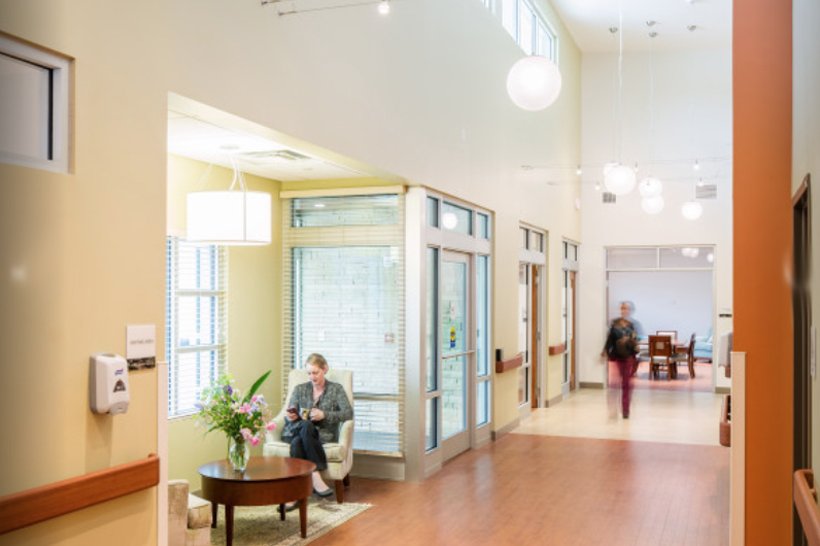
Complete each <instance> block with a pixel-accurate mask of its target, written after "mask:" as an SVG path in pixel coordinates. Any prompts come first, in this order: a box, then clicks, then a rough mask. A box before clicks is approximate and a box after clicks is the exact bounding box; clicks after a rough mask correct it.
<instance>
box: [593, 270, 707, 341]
mask: <svg viewBox="0 0 820 546" xmlns="http://www.w3.org/2000/svg"><path fill="white" fill-rule="evenodd" d="M608 288H609V290H608V298H607V300H608V305H607V316H608V317H609V318H614V317H617V316H619V315H620V309H619V304H620V302H622V301H624V300H629V301H631V302H632V303H634V304H635V313H634V315H633V317H634V318H635V320H637V321H638V322H640V324H641V326H642V327H643V335H647V336H648V335H649V334H654V333H655V332H657V331H658V330H675V331H677V332H678V340H679V341H680V342H685V341H689V336H690V335H691V334H692V333H693V332H695V333H696V334H697V335H698V336H706V335H708V333H709V329H710V328H711V327H712V318H713V316H714V312H713V309H712V272H711V271H612V272H610V273H609V286H608Z"/></svg>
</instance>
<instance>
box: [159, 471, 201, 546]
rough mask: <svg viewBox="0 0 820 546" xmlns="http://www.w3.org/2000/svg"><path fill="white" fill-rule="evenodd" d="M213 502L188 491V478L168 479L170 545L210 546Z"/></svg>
mask: <svg viewBox="0 0 820 546" xmlns="http://www.w3.org/2000/svg"><path fill="white" fill-rule="evenodd" d="M210 544H211V503H210V502H208V501H206V500H205V499H201V498H199V497H197V496H196V495H191V494H190V493H188V481H187V480H169V481H168V546H210Z"/></svg>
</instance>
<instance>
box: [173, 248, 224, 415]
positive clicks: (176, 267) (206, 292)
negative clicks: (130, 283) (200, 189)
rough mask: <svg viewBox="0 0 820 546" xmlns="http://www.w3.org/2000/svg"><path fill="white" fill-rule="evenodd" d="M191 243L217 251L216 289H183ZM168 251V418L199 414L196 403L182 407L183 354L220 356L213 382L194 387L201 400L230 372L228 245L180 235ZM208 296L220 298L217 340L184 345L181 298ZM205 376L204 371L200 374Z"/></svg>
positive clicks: (214, 316) (214, 314) (215, 314)
mask: <svg viewBox="0 0 820 546" xmlns="http://www.w3.org/2000/svg"><path fill="white" fill-rule="evenodd" d="M181 245H190V246H196V247H207V248H208V250H209V251H210V252H212V253H214V254H215V256H214V257H215V260H216V262H217V263H216V266H215V270H216V271H215V274H216V275H217V276H218V278H217V280H216V282H215V285H216V287H217V288H215V289H191V288H182V289H181V288H179V277H180V271H181V269H180V262H179V254H180V246H181ZM166 251H167V256H166V260H167V279H166V328H165V349H166V355H167V358H168V419H169V420H172V419H180V418H184V417H190V416H192V415H194V414H196V413H197V411H198V410H197V408H196V407H195V406H194V405H192V406H186V407H180V401H179V397H180V394H179V393H180V390H181V388H180V385H179V381H178V377H179V376H180V375H181V372H180V367H181V366H183V365H184V364H183V363H181V362H180V356H181V355H186V354H192V353H197V352H199V353H209V352H212V353H214V354H215V355H216V358H217V361H216V362H215V363H214V364H212V365H211V366H212V369H211V370H210V372H209V373H208V375H209V376H210V382H207V383H200V384H199V385H196V386H194V391H195V392H196V399H199V397H200V394H201V392H202V390H203V389H205V388H207V387H209V386H211V384H212V382H215V381H216V380H217V379H218V378H219V376H220V375H222V374H224V373H226V372H227V371H228V331H227V326H228V311H227V304H228V271H227V269H228V253H227V249H226V248H225V247H224V246H220V245H202V244H194V243H189V242H188V241H185V240H184V239H180V238H178V237H168V238H167V243H166ZM190 296H206V297H216V299H217V302H216V310H215V309H214V307H213V306H212V307H211V311H210V315H211V319H210V320H211V323H212V324H215V325H216V330H217V331H218V332H219V336H218V339H217V340H216V343H207V344H205V343H201V344H196V345H184V346H183V345H181V344H180V343H179V333H180V331H181V329H182V328H181V327H180V326H179V324H180V316H179V299H180V298H181V297H190ZM198 375H199V378H200V379H201V374H198Z"/></svg>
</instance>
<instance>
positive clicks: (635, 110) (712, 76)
mask: <svg viewBox="0 0 820 546" xmlns="http://www.w3.org/2000/svg"><path fill="white" fill-rule="evenodd" d="M652 61H653V70H652V72H654V80H655V89H654V100H653V103H654V108H653V109H652V111H653V112H654V114H653V116H652V117H654V131H652V132H653V135H654V137H653V138H652V139H650V138H649V134H650V121H651V119H650V118H651V116H650V111H649V103H650V100H649V99H650V94H649V76H650V70H649V54H648V53H634V54H626V55H625V56H624V61H623V67H624V69H623V88H622V89H623V99H622V100H623V110H622V112H623V115H622V119H623V125H622V128H623V137H622V149H623V152H622V155H621V157H620V159H621V161H623V162H624V163H626V164H634V163H635V162H638V164H639V167H640V171H639V177H640V176H645V175H647V174H650V173H651V174H654V175H656V176H659V177H660V178H661V179H662V181H663V183H664V189H663V197H664V200H665V202H666V206H665V209H664V210H663V212H661V214H658V215H655V216H649V215H647V214H645V213H644V212H643V211H642V210H641V208H640V196H639V194H638V192H637V190H636V191H633V192H632V193H631V194H629V195H627V196H624V197H618V201H617V203H615V204H603V203H602V201H601V193H600V192H599V191H596V189H595V187H594V186H595V184H596V183H600V182H602V178H603V176H602V174H601V167H602V166H603V164H604V163H605V162H608V161H612V160H616V159H618V153H617V150H618V141H619V138H620V137H619V131H617V130H616V128H617V127H619V126H618V125H617V122H616V121H617V119H618V116H617V115H616V114H615V113H614V112H615V111H617V102H618V101H617V89H618V87H617V83H616V82H617V70H616V66H617V56H616V55H615V54H585V55H584V58H583V62H582V73H581V74H582V75H581V77H582V102H581V105H582V106H581V108H582V116H581V119H582V122H581V127H582V143H581V153H582V158H583V160H582V163H583V165H584V175H583V183H582V188H581V202H582V211H583V213H582V218H581V235H582V244H581V248H580V253H581V264H582V265H581V272H580V281H579V292H578V298H579V313H578V314H579V329H578V330H579V331H578V338H579V379H580V381H582V382H588V383H601V382H602V381H603V380H604V376H605V373H604V367H603V363H602V362H601V359H600V357H599V354H600V348H601V347H602V346H603V343H604V335H605V332H606V321H607V314H608V312H607V302H606V272H605V262H604V256H605V250H604V249H605V247H608V246H641V245H649V246H655V245H657V246H662V245H695V244H707V245H715V261H714V267H715V284H714V292H715V298H716V302H715V309H716V315H717V314H719V313H721V312H728V313H731V309H732V205H731V203H732V199H731V186H732V181H731V174H732V173H731V143H732V133H731V129H732V125H731V122H732V118H731V113H732V102H731V59H730V52H729V51H728V50H727V51H722V50H715V51H712V50H709V51H690V52H675V51H672V52H663V53H655V54H654V57H653V59H652ZM650 141H651V142H652V149H651V150H650ZM650 152H651V157H652V158H653V163H652V164H650V162H649V159H648V158H649V157H650ZM695 158H700V159H701V161H700V163H701V164H702V167H701V170H700V171H694V170H693V169H692V166H691V161H692V160H693V159H695ZM705 158H713V160H709V161H707V160H705ZM701 177H703V179H704V182H706V183H714V184H717V186H718V188H717V190H718V191H717V199H715V200H711V201H708V200H704V201H702V204H703V207H704V213H703V216H702V217H701V218H700V219H699V220H697V221H694V222H690V221H687V220H684V219H683V218H682V216H681V215H680V206H681V204H682V203H683V202H684V201H686V200H688V199H691V198H692V197H693V192H694V184H695V183H696V182H697V181H698V178H701ZM629 299H640V298H639V297H635V296H633V297H631V298H629ZM638 318H640V316H639V317H638ZM713 322H714V324H715V331H716V333H717V334H720V333H721V332H723V331H726V330H727V329H730V328H731V318H720V319H719V318H717V316H715V317H714V321H713ZM713 371H714V368H713ZM716 375H720V376H719V377H717V385H718V386H728V385H729V381H728V380H727V379H725V378H723V377H722V374H716Z"/></svg>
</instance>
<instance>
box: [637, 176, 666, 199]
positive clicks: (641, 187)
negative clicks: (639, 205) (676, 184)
mask: <svg viewBox="0 0 820 546" xmlns="http://www.w3.org/2000/svg"><path fill="white" fill-rule="evenodd" d="M638 191H639V192H641V197H655V196H657V195H660V194H661V192H662V191H663V184H662V183H661V181H660V180H658V179H657V178H655V177H654V176H647V177H646V178H644V179H642V180H641V182H640V183H639V184H638Z"/></svg>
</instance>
